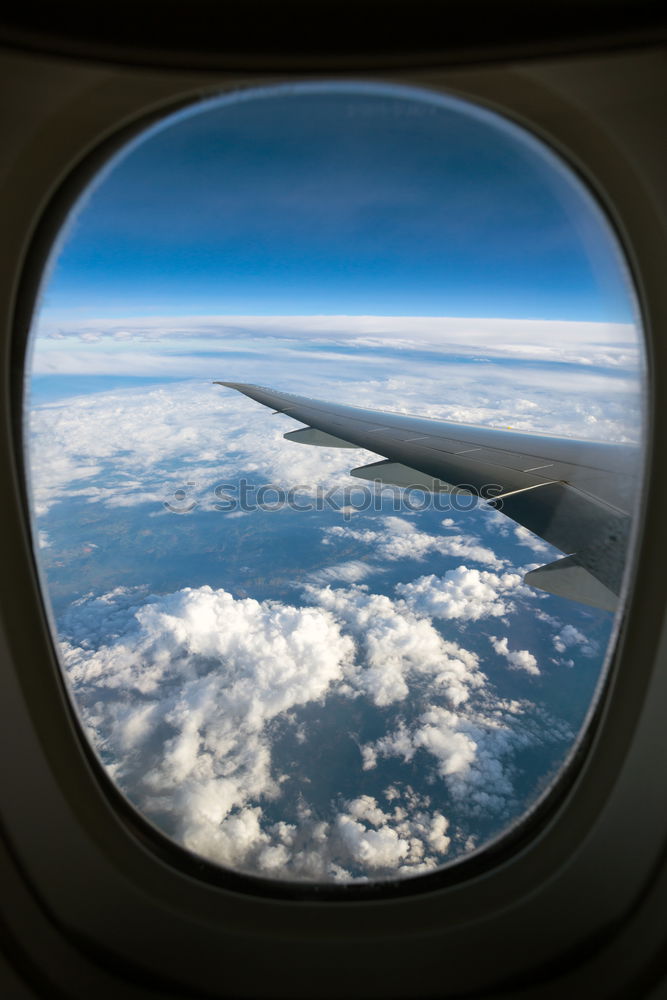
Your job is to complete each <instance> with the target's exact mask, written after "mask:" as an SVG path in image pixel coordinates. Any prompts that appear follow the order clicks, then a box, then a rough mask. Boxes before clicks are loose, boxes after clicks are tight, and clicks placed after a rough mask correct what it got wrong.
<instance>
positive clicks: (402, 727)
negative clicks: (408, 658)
mask: <svg viewBox="0 0 667 1000" xmlns="http://www.w3.org/2000/svg"><path fill="white" fill-rule="evenodd" d="M530 707H531V706H530V703H529V702H525V701H524V702H519V701H507V700H505V701H503V700H502V699H497V700H496V701H493V702H492V701H489V702H488V703H487V704H486V705H478V706H477V707H476V708H475V709H468V710H467V711H465V712H461V711H457V710H455V709H451V708H445V707H443V706H442V705H430V706H428V707H427V708H426V710H425V711H424V712H422V713H421V715H419V716H418V718H417V719H415V720H414V721H412V722H403V721H402V722H400V723H399V725H398V726H397V728H396V729H395V730H394V731H393V732H390V733H388V734H387V735H386V736H383V737H381V738H380V739H378V740H376V741H375V742H374V743H372V744H370V745H368V746H367V747H366V748H364V749H367V750H368V751H369V752H368V753H367V755H366V760H365V763H366V767H367V769H369V770H370V769H372V768H374V767H375V766H377V763H378V759H379V758H382V757H394V756H397V757H400V758H402V759H403V760H404V761H406V762H409V761H412V760H413V758H415V756H416V755H418V754H420V753H421V754H423V755H426V758H427V759H430V760H432V761H433V763H434V767H435V771H436V773H437V775H438V776H439V778H440V779H441V780H442V781H443V782H444V783H445V785H446V786H447V789H448V792H449V794H450V796H451V799H452V800H453V801H454V802H456V803H457V806H458V808H459V809H460V810H462V811H463V812H465V813H467V814H468V815H471V816H475V815H488V814H489V813H499V814H504V815H508V814H509V813H511V812H512V811H514V810H515V809H516V795H517V791H516V787H515V777H516V772H515V766H514V754H515V753H516V751H517V750H519V749H525V748H529V747H531V746H537V745H542V744H545V743H548V742H554V743H565V742H568V741H570V740H571V739H572V738H573V734H572V732H571V731H570V730H569V729H568V728H567V726H563V724H559V723H558V722H556V720H552V724H549V723H548V722H547V721H546V720H540V725H538V726H536V725H535V722H534V719H531V717H530V712H529V709H530Z"/></svg>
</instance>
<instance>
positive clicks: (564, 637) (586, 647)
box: [552, 624, 598, 657]
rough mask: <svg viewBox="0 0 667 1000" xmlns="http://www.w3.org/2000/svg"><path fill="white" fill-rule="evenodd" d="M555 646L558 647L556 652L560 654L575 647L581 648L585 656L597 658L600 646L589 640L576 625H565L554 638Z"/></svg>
mask: <svg viewBox="0 0 667 1000" xmlns="http://www.w3.org/2000/svg"><path fill="white" fill-rule="evenodd" d="M552 641H553V644H554V646H555V647H556V651H557V652H559V653H564V652H565V650H566V649H571V648H572V647H573V646H579V647H580V648H581V652H582V653H583V654H584V656H589V657H592V656H595V655H596V654H597V652H598V645H597V643H596V642H593V641H591V640H590V639H588V637H587V636H585V635H584V633H583V632H580V630H579V629H578V628H575V627H574V625H569V624H568V625H564V626H563V627H562V628H561V629H560V631H559V632H557V634H556V635H555V636H553V640H552Z"/></svg>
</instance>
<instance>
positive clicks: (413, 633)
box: [307, 587, 485, 706]
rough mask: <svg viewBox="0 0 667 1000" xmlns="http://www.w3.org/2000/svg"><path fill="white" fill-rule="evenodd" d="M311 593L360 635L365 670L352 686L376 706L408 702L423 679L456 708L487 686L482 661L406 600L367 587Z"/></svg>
mask: <svg viewBox="0 0 667 1000" xmlns="http://www.w3.org/2000/svg"><path fill="white" fill-rule="evenodd" d="M307 593H308V594H309V596H310V598H311V600H314V601H317V603H318V604H319V606H320V607H322V608H324V609H325V610H326V611H328V612H329V613H330V614H331V615H332V616H333V618H334V619H335V620H336V621H338V622H340V623H341V625H343V626H344V627H345V629H346V631H348V632H350V633H351V634H353V635H354V636H355V639H356V642H357V647H358V649H359V651H360V655H358V657H357V663H358V664H359V666H358V667H357V669H356V670H355V672H354V673H353V674H350V675H349V676H350V681H351V683H353V684H354V685H355V686H356V687H357V688H358V689H360V690H362V691H363V692H364V693H365V694H367V695H368V696H369V697H370V698H371V699H372V701H373V702H374V704H375V705H378V706H386V705H390V704H392V703H394V702H400V701H402V700H404V699H405V698H407V696H408V694H409V693H410V684H411V682H412V681H418V680H420V679H427V680H428V684H429V686H430V687H431V689H433V690H435V691H438V692H440V693H442V694H443V695H445V696H446V697H447V699H448V700H449V701H450V702H451V703H452V704H455V705H459V704H462V703H463V702H465V701H467V700H468V698H469V696H470V691H471V690H472V689H474V688H478V687H481V686H482V685H483V684H484V680H485V677H484V674H483V673H482V672H481V671H480V669H479V658H478V657H477V656H476V655H475V654H474V653H471V652H469V651H468V650H465V649H463V648H462V647H461V646H459V645H457V644H456V643H454V642H450V641H448V640H446V639H444V638H443V637H442V636H441V635H440V633H439V632H438V631H437V629H436V628H435V627H434V626H433V624H432V623H431V622H430V621H428V620H427V619H426V618H419V617H417V616H416V615H415V614H414V613H413V612H412V611H411V610H410V608H409V607H408V605H407V604H406V603H405V602H404V601H401V600H399V601H395V600H393V599H392V598H390V597H387V596H385V595H383V594H371V593H368V591H367V590H366V589H365V588H363V587H351V588H349V589H341V588H339V589H332V588H330V587H326V588H324V589H323V590H320V591H317V590H314V589H313V588H308V591H307Z"/></svg>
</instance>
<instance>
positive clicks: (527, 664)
mask: <svg viewBox="0 0 667 1000" xmlns="http://www.w3.org/2000/svg"><path fill="white" fill-rule="evenodd" d="M489 642H490V643H491V645H492V646H493V648H494V649H495V651H496V653H498V655H499V656H504V657H505V659H506V660H507V663H508V665H509V668H510V670H525V671H526V673H528V674H534V675H535V676H538V675H539V673H540V668H539V667H538V665H537V660H536V659H535V657H534V656H533V654H532V653H529V652H528V650H527V649H510V648H509V639H508V638H507V636H505V637H504V638H501V639H498V638H496V636H495V635H490V636H489Z"/></svg>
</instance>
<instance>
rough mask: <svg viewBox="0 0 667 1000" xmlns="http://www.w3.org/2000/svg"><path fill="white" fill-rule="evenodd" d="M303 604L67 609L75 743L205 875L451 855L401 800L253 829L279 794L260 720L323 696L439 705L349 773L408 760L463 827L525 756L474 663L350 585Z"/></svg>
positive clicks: (435, 825)
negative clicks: (485, 701) (427, 770)
mask: <svg viewBox="0 0 667 1000" xmlns="http://www.w3.org/2000/svg"><path fill="white" fill-rule="evenodd" d="M307 594H308V596H309V597H310V599H311V601H312V602H313V603H312V604H311V605H310V606H306V607H292V606H289V605H285V604H281V603H278V602H275V601H264V602H258V601H255V600H251V599H248V598H246V599H235V598H234V597H233V596H232V595H231V594H229V593H227V592H226V591H224V590H213V589H212V588H210V587H207V586H205V587H201V588H199V589H191V588H186V589H184V590H181V591H178V592H176V593H173V594H168V595H164V596H161V597H158V596H150V595H147V594H146V592H145V591H144V590H142V589H141V588H133V589H128V588H122V587H120V588H117V589H116V590H115V591H112V592H109V593H108V594H105V595H102V596H101V597H97V598H93V597H88V598H82V599H81V600H79V601H77V602H76V603H75V604H74V605H72V606H71V607H70V609H69V611H68V613H67V614H66V615H65V616H64V618H63V621H62V628H63V631H64V633H65V634H66V636H67V638H63V641H62V656H63V660H64V664H65V667H66V671H67V675H68V678H69V681H70V683H71V685H72V687H73V689H74V690H75V692H76V696H77V699H78V703H79V705H80V708H81V711H82V713H83V719H84V722H85V724H86V726H87V728H88V731H89V733H90V734H91V738H92V739H93V742H94V743H95V745H96V746H97V748H98V751H99V752H100V754H101V755H102V757H103V759H104V760H106V761H107V762H108V766H109V770H110V773H112V775H113V777H114V780H116V781H117V782H118V783H119V784H120V786H121V788H123V789H124V790H126V792H127V793H128V795H129V796H130V797H131V798H132V799H133V801H135V802H137V803H138V805H139V806H140V808H141V809H142V811H144V812H146V813H147V814H148V815H149V816H153V815H157V816H160V817H161V820H160V821H161V822H163V823H164V822H167V825H168V827H169V829H170V832H171V834H172V835H173V836H174V837H175V838H176V839H177V840H179V841H181V842H182V843H184V844H185V845H186V846H187V847H188V848H190V849H191V850H194V851H196V852H198V853H200V854H202V855H204V856H205V857H208V858H211V859H212V860H214V861H217V862H218V863H220V864H223V865H229V866H232V867H234V868H237V869H238V870H242V871H253V872H259V873H263V874H266V875H269V876H271V877H279V878H305V879H317V880H328V879H333V880H343V881H349V880H351V879H354V878H366V877H368V876H370V877H372V876H373V875H378V874H382V873H384V874H394V875H395V874H397V873H398V874H409V873H412V874H414V873H416V872H419V871H427V870H430V869H432V868H433V867H436V866H437V865H439V864H441V863H442V862H443V859H444V858H445V857H446V855H447V854H448V852H449V850H450V845H451V833H450V832H448V827H449V824H448V821H447V819H446V818H445V816H444V815H443V814H442V813H441V812H440V811H438V810H432V808H431V807H430V804H429V802H428V801H426V800H425V799H423V798H422V799H420V798H419V796H417V795H416V793H412V792H410V790H409V789H407V790H406V789H405V788H404V789H397V788H396V787H395V786H392V787H391V788H389V789H387V794H386V798H387V801H388V802H391V809H385V808H382V807H380V806H379V804H378V801H377V799H376V798H374V797H373V796H370V795H361V796H358V797H357V798H355V799H351V800H349V801H348V802H347V804H346V805H345V807H344V808H341V809H339V811H338V813H337V814H335V815H333V816H332V817H331V818H330V819H327V820H321V819H319V818H318V817H317V816H316V815H315V814H313V813H312V812H311V810H310V809H309V807H307V805H305V804H304V805H303V806H302V808H301V814H300V818H299V820H298V822H297V823H294V822H285V821H281V822H279V823H275V822H274V821H272V820H271V819H269V816H268V814H267V807H269V806H270V805H271V803H272V802H275V801H276V800H277V799H278V798H279V797H280V796H281V794H282V792H281V788H282V784H283V782H284V781H285V780H288V779H289V776H288V775H281V774H280V773H279V772H278V771H276V766H275V763H274V761H273V746H272V740H271V735H270V726H271V723H272V720H274V719H276V718H277V717H278V716H280V717H281V718H283V719H287V718H288V716H289V717H290V718H291V715H290V713H293V711H294V709H296V708H298V707H299V706H303V705H306V704H312V703H313V702H322V701H323V700H324V699H325V698H326V697H328V696H330V695H332V694H337V695H339V696H340V695H343V696H347V697H352V698H358V697H368V698H369V699H370V700H371V701H372V702H373V703H374V704H376V705H377V706H379V707H383V708H387V707H389V706H391V705H394V704H395V705H397V706H398V705H400V704H401V703H403V702H405V699H406V698H407V697H408V695H410V696H414V695H415V693H416V692H419V691H420V690H421V691H423V692H425V693H426V692H428V696H429V697H430V698H431V699H432V698H434V697H437V696H438V695H441V696H442V697H443V698H445V699H446V701H447V703H448V704H449V705H450V706H451V707H450V708H445V707H443V705H433V704H431V705H429V707H428V708H427V709H426V711H424V712H422V713H421V714H420V715H418V717H417V721H416V723H415V724H414V725H412V726H410V725H406V724H405V723H401V722H399V723H398V725H397V726H396V727H395V728H394V730H393V731H390V732H389V733H388V734H387V735H386V736H385V737H383V738H381V739H379V740H377V741H375V742H374V743H371V744H366V745H365V746H362V747H361V748H360V749H361V751H362V754H361V758H360V761H359V768H360V773H362V771H363V770H366V771H369V770H373V768H375V767H377V764H378V758H379V757H390V756H394V757H402V758H403V759H404V760H406V761H409V760H411V759H412V757H413V756H414V754H415V753H416V752H417V751H424V752H425V753H426V754H427V756H428V757H429V758H430V759H432V760H433V762H434V768H435V773H437V774H438V775H439V776H440V777H441V778H442V779H443V780H446V782H447V784H448V788H449V790H450V793H451V794H452V795H453V797H454V799H455V800H456V801H457V802H459V803H460V802H461V801H463V799H464V798H465V795H466V794H467V792H466V789H467V790H468V791H471V790H472V791H471V800H470V803H469V808H470V809H473V811H474V809H476V808H480V809H481V808H486V807H488V808H489V809H496V810H500V809H501V808H505V806H506V805H507V803H508V802H509V801H510V799H511V795H512V789H511V776H510V764H509V758H510V757H511V753H512V750H513V749H515V748H516V747H517V746H520V745H523V743H525V740H526V737H525V734H524V735H523V736H522V735H521V734H520V733H518V734H517V733H516V732H514V731H513V730H512V722H513V721H514V722H516V720H517V718H518V717H519V716H520V714H521V712H522V711H523V709H521V708H520V707H518V706H517V705H516V703H509V704H507V705H505V706H504V707H503V704H502V703H500V702H499V703H498V705H497V706H496V709H497V710H495V711H494V712H490V711H487V712H486V713H484V712H480V707H479V704H478V701H479V696H482V697H483V698H484V697H486V695H485V694H484V692H485V684H486V678H485V676H484V674H483V673H482V672H481V670H480V668H479V659H478V657H477V656H476V655H475V654H474V653H472V652H470V651H468V650H465V649H463V648H462V647H461V646H460V645H458V644H456V643H453V642H450V641H447V640H445V639H444V638H443V637H442V636H441V635H440V634H439V633H438V632H437V630H436V629H435V628H434V627H433V625H432V623H431V622H430V621H428V620H427V619H426V618H423V617H416V616H415V614H414V613H413V611H412V610H411V609H410V608H409V606H408V604H407V603H406V602H405V601H404V600H403V599H402V598H398V599H392V598H390V597H387V596H384V595H379V594H371V593H369V592H368V591H367V589H366V588H365V587H359V586H352V587H349V588H339V589H336V590H333V589H331V588H330V587H325V588H321V589H318V588H316V587H314V586H312V585H311V586H309V587H308V588H307ZM473 696H474V697H475V699H476V701H475V702H474V704H473V702H472V701H471V698H472V697H473ZM468 703H470V704H469V705H468ZM494 704H495V703H494ZM394 718H395V719H397V720H398V719H400V716H398V715H395V716H394ZM298 735H299V734H298V733H295V738H296V737H297V736H298ZM300 735H301V737H303V735H304V734H303V733H301V734H300ZM301 742H303V739H301ZM492 784H493V786H494V788H495V791H492V790H491V785H492ZM466 808H468V806H466ZM165 817H168V820H165ZM285 818H287V817H285ZM355 873H356V874H355ZM364 873H366V874H364Z"/></svg>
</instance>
